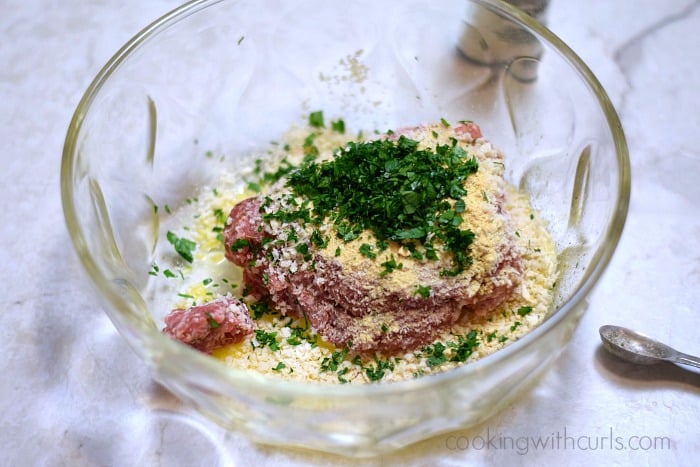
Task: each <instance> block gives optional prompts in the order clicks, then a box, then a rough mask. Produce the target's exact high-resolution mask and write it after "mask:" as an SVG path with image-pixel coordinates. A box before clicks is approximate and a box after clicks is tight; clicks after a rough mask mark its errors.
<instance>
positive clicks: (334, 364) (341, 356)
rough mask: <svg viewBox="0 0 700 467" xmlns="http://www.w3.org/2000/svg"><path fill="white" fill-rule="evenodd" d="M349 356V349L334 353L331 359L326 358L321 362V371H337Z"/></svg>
mask: <svg viewBox="0 0 700 467" xmlns="http://www.w3.org/2000/svg"><path fill="white" fill-rule="evenodd" d="M347 354H348V349H342V350H336V351H334V352H333V353H331V356H330V357H326V358H324V359H323V361H322V362H321V371H337V370H338V367H339V366H340V364H341V363H343V360H345V356H346V355H347Z"/></svg>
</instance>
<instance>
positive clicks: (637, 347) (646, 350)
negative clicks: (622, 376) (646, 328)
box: [599, 325, 700, 368]
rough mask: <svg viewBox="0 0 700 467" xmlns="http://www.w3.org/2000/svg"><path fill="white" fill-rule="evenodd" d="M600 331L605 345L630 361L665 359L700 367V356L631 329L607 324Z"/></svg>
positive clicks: (645, 361) (612, 351)
mask: <svg viewBox="0 0 700 467" xmlns="http://www.w3.org/2000/svg"><path fill="white" fill-rule="evenodd" d="M599 333H600V338H601V340H602V341H603V347H604V348H605V349H606V350H607V351H609V352H610V353H612V354H613V355H615V356H617V357H619V358H621V359H623V360H626V361H628V362H631V363H637V364H640V365H651V364H655V363H659V362H664V361H665V362H671V363H682V364H685V365H692V366H696V367H699V368H700V359H699V358H697V357H694V356H692V355H687V354H684V353H681V352H678V351H677V350H675V349H673V348H672V347H669V346H668V345H666V344H663V343H661V342H658V341H656V340H654V339H652V338H651V337H648V336H645V335H644V334H641V333H638V332H635V331H632V330H630V329H627V328H623V327H620V326H612V325H605V326H601V328H600V329H599Z"/></svg>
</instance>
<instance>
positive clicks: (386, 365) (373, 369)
mask: <svg viewBox="0 0 700 467" xmlns="http://www.w3.org/2000/svg"><path fill="white" fill-rule="evenodd" d="M374 362H375V365H374V366H367V367H365V368H364V370H365V374H366V375H367V378H368V379H369V380H370V381H379V380H380V379H382V378H383V377H384V374H385V373H386V371H387V370H388V371H393V370H394V364H393V363H391V361H389V360H380V359H378V358H377V357H376V356H375V357H374Z"/></svg>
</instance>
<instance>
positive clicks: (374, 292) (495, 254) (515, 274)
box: [224, 123, 522, 354]
mask: <svg viewBox="0 0 700 467" xmlns="http://www.w3.org/2000/svg"><path fill="white" fill-rule="evenodd" d="M436 132H440V135H441V137H442V138H443V139H444V140H450V139H452V138H455V139H457V140H459V142H460V143H461V144H464V145H465V147H470V148H472V149H473V150H475V151H476V152H477V153H478V154H479V157H480V159H479V164H480V169H479V172H480V173H479V175H478V176H477V175H474V177H476V178H475V181H474V182H473V183H472V185H473V186H471V185H470V186H469V187H468V191H472V192H474V191H475V192H474V193H471V194H470V196H471V197H468V198H467V206H468V210H467V212H466V213H465V214H466V215H467V217H468V219H470V220H473V221H474V225H470V228H473V229H474V231H475V232H476V240H475V242H474V244H473V245H472V247H471V248H472V254H473V257H474V263H473V265H472V266H470V267H469V268H467V269H466V270H465V271H464V272H463V273H461V274H459V275H458V276H456V277H448V276H445V275H444V274H441V272H443V271H444V270H445V262H444V261H418V260H414V259H412V258H410V257H409V255H408V253H407V252H406V251H404V249H403V248H402V246H401V245H400V244H397V243H395V242H391V245H390V247H389V249H388V250H387V252H388V254H389V253H390V254H391V255H395V257H396V258H398V259H400V261H401V263H402V266H403V267H402V269H401V270H400V271H399V270H397V271H394V272H392V273H391V274H389V275H386V276H385V275H383V274H382V273H381V268H379V266H377V264H379V262H380V260H375V261H371V260H370V259H368V258H365V257H362V255H359V254H357V253H355V255H354V257H347V256H346V255H343V256H339V255H338V254H337V251H339V249H337V250H336V249H335V247H334V245H331V246H326V247H316V246H314V243H313V242H312V241H308V242H307V245H308V247H309V249H308V252H304V251H301V252H300V251H299V250H298V248H295V244H296V245H298V243H297V242H303V241H304V240H305V239H306V240H308V238H309V231H308V229H307V228H306V227H305V226H304V225H303V224H302V223H301V222H299V221H291V222H286V223H285V222H281V221H278V220H272V221H268V220H264V219H263V214H264V213H266V212H270V210H274V209H275V203H276V202H277V203H278V204H279V203H284V199H285V196H287V197H288V193H287V194H285V191H284V190H282V191H280V192H279V193H277V194H271V195H261V196H257V197H253V198H249V199H246V200H243V201H242V202H240V203H239V204H237V205H236V206H234V207H233V209H232V210H231V213H230V215H229V218H228V220H227V225H226V228H225V230H224V243H225V245H226V256H227V258H228V259H229V260H230V261H232V262H233V263H235V264H237V265H239V266H241V267H242V268H243V269H244V279H245V281H246V285H247V286H248V288H249V290H250V291H251V293H252V294H253V296H254V297H256V298H266V299H269V300H270V301H271V302H272V304H273V306H274V307H275V308H277V309H279V310H280V312H281V313H282V314H283V315H290V316H298V317H301V316H303V317H305V318H306V319H307V320H308V322H309V323H310V324H311V326H312V327H313V329H315V330H316V332H318V334H319V335H321V336H322V337H323V338H324V339H325V340H327V341H329V342H331V343H333V344H334V345H336V346H338V347H345V346H348V347H350V346H351V349H352V350H353V351H354V352H358V353H371V352H375V351H380V352H383V353H388V354H392V353H397V352H400V351H407V350H412V349H416V348H419V347H420V346H422V345H425V344H428V343H430V342H431V341H433V340H434V339H435V338H436V336H437V335H438V334H439V333H440V332H442V331H444V330H445V329H447V328H449V327H450V326H451V325H453V324H455V323H456V322H458V321H459V320H460V318H461V317H462V316H463V315H464V314H465V313H471V314H473V313H479V314H484V313H488V312H489V311H491V310H493V309H494V308H495V307H497V306H498V305H499V304H501V303H502V302H503V301H504V300H505V299H506V298H507V297H509V296H510V294H511V293H512V292H513V290H514V289H515V288H516V287H517V286H518V285H519V283H520V275H521V272H522V263H521V254H520V251H519V249H518V248H517V246H516V242H515V237H514V231H513V227H512V222H511V220H510V217H509V216H508V214H507V213H504V212H503V205H504V200H505V182H504V180H503V178H502V171H501V169H499V168H498V166H497V164H500V166H501V167H502V163H501V157H502V156H501V155H500V153H498V152H497V151H496V150H494V149H492V148H491V146H490V144H489V143H487V142H485V141H483V140H482V139H481V131H480V129H479V127H478V126H476V125H474V124H472V123H463V124H459V125H455V126H454V127H452V128H449V129H448V128H446V127H445V126H443V125H437V126H433V127H428V128H423V127H420V128H416V129H410V130H405V131H402V132H397V133H401V134H406V135H407V136H408V137H415V138H421V137H424V138H425V139H430V138H432V137H433V136H425V135H431V134H432V135H435V134H436ZM390 137H391V138H393V137H394V136H390ZM477 140H478V141H477ZM433 144H434V143H433ZM484 145H487V146H484ZM479 150H480V152H479ZM482 166H483V168H482ZM494 167H496V168H494ZM271 199H272V200H273V202H272V203H271V202H270V200H271ZM485 219H486V220H485ZM482 224H483V225H482ZM314 228H315V227H314ZM290 234H293V235H290ZM290 237H294V238H295V241H294V242H290V241H289V238H290ZM297 237H298V240H297ZM334 241H335V240H334ZM359 241H362V240H359ZM349 245H351V244H342V247H343V251H348V250H350V249H351V248H353V247H351V246H349ZM354 248H355V251H357V250H356V248H357V247H356V246H354ZM334 251H335V252H336V253H335V254H334ZM392 257H393V256H392ZM419 286H421V287H423V288H424V290H426V289H425V288H426V287H427V288H428V289H429V293H428V294H427V296H424V294H421V293H418V287H419Z"/></svg>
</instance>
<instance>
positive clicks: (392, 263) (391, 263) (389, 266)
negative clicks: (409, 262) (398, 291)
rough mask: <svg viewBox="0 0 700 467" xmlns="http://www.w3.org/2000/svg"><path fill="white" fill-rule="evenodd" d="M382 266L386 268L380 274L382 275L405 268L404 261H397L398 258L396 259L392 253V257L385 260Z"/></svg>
mask: <svg viewBox="0 0 700 467" xmlns="http://www.w3.org/2000/svg"><path fill="white" fill-rule="evenodd" d="M380 266H381V267H383V268H384V270H383V271H382V272H381V273H380V274H379V275H380V276H382V277H384V276H386V275H387V274H391V273H392V272H394V270H396V269H403V263H397V262H396V259H394V255H391V258H390V259H388V260H386V261H384V262H383V263H382V264H381V265H380Z"/></svg>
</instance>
